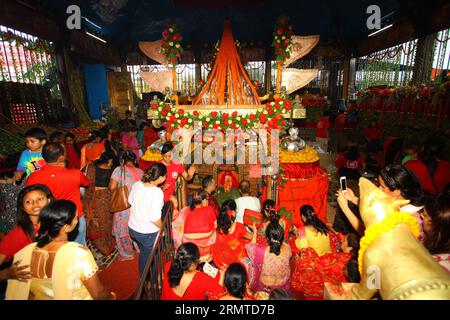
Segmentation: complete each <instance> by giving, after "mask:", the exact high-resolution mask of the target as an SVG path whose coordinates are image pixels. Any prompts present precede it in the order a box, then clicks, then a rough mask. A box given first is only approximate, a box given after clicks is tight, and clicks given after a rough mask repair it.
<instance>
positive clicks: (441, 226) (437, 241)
mask: <svg viewBox="0 0 450 320" xmlns="http://www.w3.org/2000/svg"><path fill="white" fill-rule="evenodd" d="M425 210H426V212H427V214H428V215H429V216H430V218H431V225H432V231H431V232H427V233H425V237H424V241H423V245H424V246H425V247H426V248H427V249H428V251H429V252H430V253H431V254H439V253H450V194H448V193H444V194H441V195H439V196H437V197H429V199H427V201H426V202H425Z"/></svg>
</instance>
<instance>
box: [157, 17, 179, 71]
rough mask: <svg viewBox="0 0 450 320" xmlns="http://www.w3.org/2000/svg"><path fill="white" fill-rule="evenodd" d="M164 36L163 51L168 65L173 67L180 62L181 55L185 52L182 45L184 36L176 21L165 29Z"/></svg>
mask: <svg viewBox="0 0 450 320" xmlns="http://www.w3.org/2000/svg"><path fill="white" fill-rule="evenodd" d="M162 36H163V40H162V42H161V53H162V54H163V55H164V57H165V59H166V64H167V66H168V67H169V68H173V67H175V66H176V65H177V64H179V63H180V61H181V55H182V54H183V52H184V50H183V48H182V47H181V40H182V37H181V34H180V32H179V31H178V27H177V25H176V23H172V24H171V25H170V26H168V27H167V28H166V29H164V31H163V33H162Z"/></svg>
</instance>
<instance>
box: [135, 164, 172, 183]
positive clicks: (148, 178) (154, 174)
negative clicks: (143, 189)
mask: <svg viewBox="0 0 450 320" xmlns="http://www.w3.org/2000/svg"><path fill="white" fill-rule="evenodd" d="M166 174H167V167H166V166H165V165H163V164H162V163H155V164H153V165H152V166H151V167H150V168H148V169H147V170H145V172H144V175H143V176H142V179H141V181H142V182H144V183H145V182H153V181H156V180H158V179H159V178H160V177H162V176H165V175H166Z"/></svg>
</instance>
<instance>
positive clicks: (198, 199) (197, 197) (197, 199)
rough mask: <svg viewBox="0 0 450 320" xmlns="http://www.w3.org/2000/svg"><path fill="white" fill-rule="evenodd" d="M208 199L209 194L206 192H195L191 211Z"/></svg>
mask: <svg viewBox="0 0 450 320" xmlns="http://www.w3.org/2000/svg"><path fill="white" fill-rule="evenodd" d="M208 197H209V194H208V193H207V192H206V191H204V190H200V191H195V192H194V194H193V195H192V202H191V203H190V206H189V207H190V208H191V210H194V209H195V206H198V205H200V204H201V203H202V201H203V200H205V199H208Z"/></svg>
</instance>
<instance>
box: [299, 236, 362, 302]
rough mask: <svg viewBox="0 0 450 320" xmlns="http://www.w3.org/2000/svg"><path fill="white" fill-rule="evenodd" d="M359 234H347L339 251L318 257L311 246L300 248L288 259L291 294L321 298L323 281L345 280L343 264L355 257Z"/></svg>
mask: <svg viewBox="0 0 450 320" xmlns="http://www.w3.org/2000/svg"><path fill="white" fill-rule="evenodd" d="M359 240H360V239H359V237H358V236H357V235H356V234H353V233H350V234H348V235H347V236H346V237H345V238H344V241H343V242H342V244H341V252H335V253H326V254H324V255H322V256H319V255H318V254H317V252H316V251H315V250H314V249H313V248H305V249H301V250H300V252H299V254H298V255H296V256H295V257H294V258H293V259H292V262H291V265H292V269H293V272H292V277H291V285H292V289H293V291H294V295H295V296H304V298H305V299H306V300H322V299H323V291H324V284H325V282H330V283H341V282H348V281H347V278H346V268H347V267H346V266H347V263H348V262H349V261H350V260H351V259H354V260H356V259H357V255H358V251H359Z"/></svg>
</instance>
